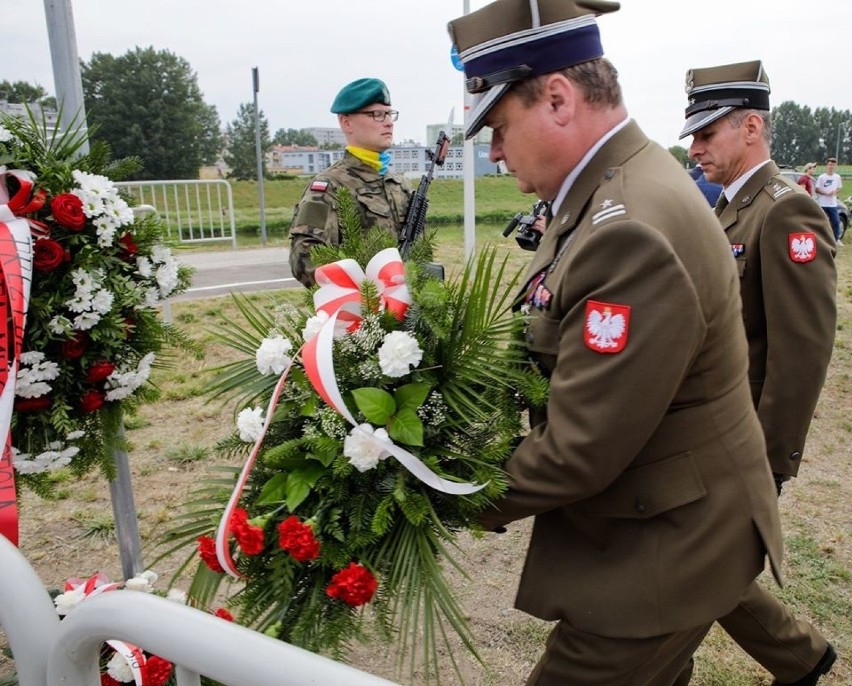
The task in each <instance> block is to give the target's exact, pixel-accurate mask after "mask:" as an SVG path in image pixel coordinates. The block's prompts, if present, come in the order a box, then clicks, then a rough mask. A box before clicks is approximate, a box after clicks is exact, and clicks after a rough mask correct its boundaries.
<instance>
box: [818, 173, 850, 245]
mask: <svg viewBox="0 0 852 686" xmlns="http://www.w3.org/2000/svg"><path fill="white" fill-rule="evenodd" d="M841 188H843V179H842V178H840V174H838V173H837V158H836V157H829V158H828V159H827V160H826V162H825V171H824V172H823V173H822V174H820V175H819V177H818V178H817V180H816V195H817V201H818V202H819V206H820V207H822V210H823V212H825V214H826V216H827V217H828V221H829V222H831V230H832V231H833V232H834V240H835V242H836V243H837V245H841V246H842V245H843V243H842V242H841V240H840V208H839V207H838V206H837V194H838V193H840V189H841Z"/></svg>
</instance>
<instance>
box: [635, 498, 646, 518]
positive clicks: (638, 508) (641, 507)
mask: <svg viewBox="0 0 852 686" xmlns="http://www.w3.org/2000/svg"><path fill="white" fill-rule="evenodd" d="M635 507H636V511H637V512H638V513H639V514H643V513H644V512H645V506H644V505H643V504H642V502H641V501H640V500H639V498H636V505H635Z"/></svg>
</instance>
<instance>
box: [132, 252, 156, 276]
mask: <svg viewBox="0 0 852 686" xmlns="http://www.w3.org/2000/svg"><path fill="white" fill-rule="evenodd" d="M136 271H138V272H139V275H140V276H142V277H144V278H146V279H149V278H151V275H152V274H153V273H154V268H153V267H152V266H151V260H149V259H148V258H147V257H137V258H136Z"/></svg>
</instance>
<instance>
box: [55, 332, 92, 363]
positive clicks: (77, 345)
mask: <svg viewBox="0 0 852 686" xmlns="http://www.w3.org/2000/svg"><path fill="white" fill-rule="evenodd" d="M88 347H89V334H87V333H86V332H85V331H78V332H77V333H76V334H74V338H69V339H68V340H67V341H65V342H64V343H63V344H62V356H63V357H65V358H67V359H69V360H76V359H77V358H79V357H83V353H84V352H86V348H88Z"/></svg>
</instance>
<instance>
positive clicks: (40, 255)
mask: <svg viewBox="0 0 852 686" xmlns="http://www.w3.org/2000/svg"><path fill="white" fill-rule="evenodd" d="M63 262H65V248H63V247H62V246H61V245H59V243H57V242H56V241H54V240H53V239H51V238H40V239H39V240H37V241H36V242H35V243H33V267H35V268H36V269H38V270H39V271H40V272H52V271H53V270H54V269H56V268H57V267H59V266H60V265H61V264H62V263H63Z"/></svg>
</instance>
